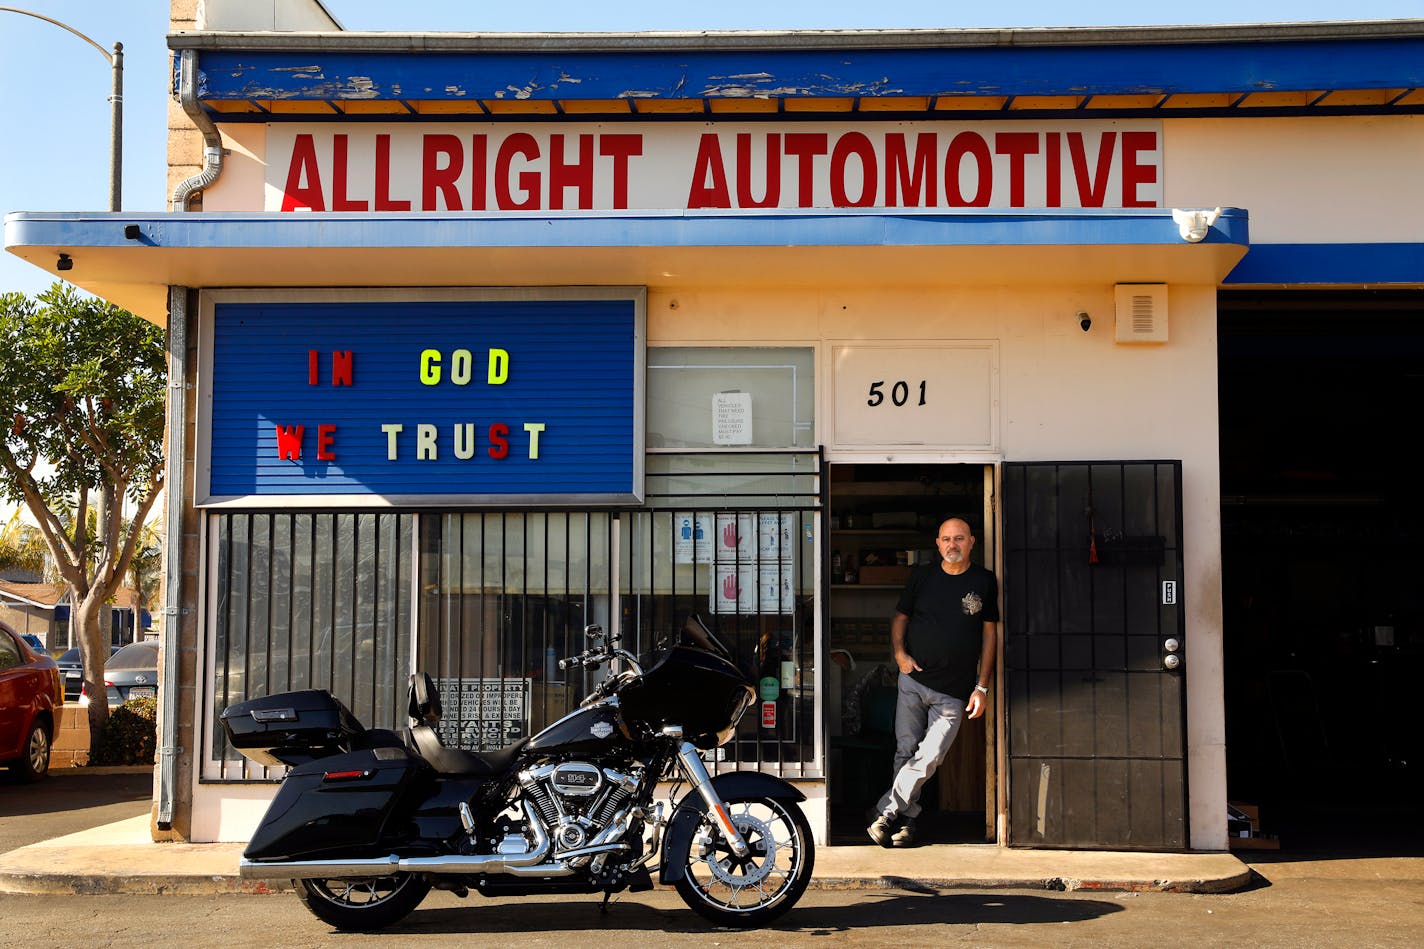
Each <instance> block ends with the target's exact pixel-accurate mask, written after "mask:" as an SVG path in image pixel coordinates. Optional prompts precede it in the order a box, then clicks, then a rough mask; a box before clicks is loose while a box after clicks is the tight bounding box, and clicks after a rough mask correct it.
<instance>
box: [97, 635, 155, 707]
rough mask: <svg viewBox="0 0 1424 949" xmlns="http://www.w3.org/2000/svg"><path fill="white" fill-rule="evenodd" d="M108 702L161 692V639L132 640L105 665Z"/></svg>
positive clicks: (149, 697)
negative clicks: (159, 650) (159, 667)
mask: <svg viewBox="0 0 1424 949" xmlns="http://www.w3.org/2000/svg"><path fill="white" fill-rule="evenodd" d="M104 685H105V686H107V687H108V690H109V706H110V707H111V708H112V707H113V706H115V705H122V704H123V703H124V702H127V701H128V700H129V699H151V698H153V697H154V696H156V695H157V694H158V643H129V644H128V645H127V646H124V647H123V648H121V649H120V650H119V651H118V652H116V653H114V654H113V655H112V656H110V657H109V661H108V662H107V663H105V665H104Z"/></svg>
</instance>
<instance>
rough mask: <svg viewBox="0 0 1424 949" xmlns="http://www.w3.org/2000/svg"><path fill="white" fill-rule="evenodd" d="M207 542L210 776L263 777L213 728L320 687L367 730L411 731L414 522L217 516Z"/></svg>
mask: <svg viewBox="0 0 1424 949" xmlns="http://www.w3.org/2000/svg"><path fill="white" fill-rule="evenodd" d="M211 533H212V539H211V543H212V546H211V549H210V551H209V560H210V565H209V570H210V572H209V576H210V578H211V584H210V589H209V593H208V597H209V603H210V604H212V605H211V606H210V611H209V619H210V622H211V632H210V636H211V639H210V642H211V655H212V657H213V659H212V661H213V666H212V673H211V678H210V679H209V681H208V696H209V705H208V709H209V724H208V734H209V735H210V737H211V741H212V749H213V751H212V755H211V756H210V759H209V763H208V767H207V768H206V769H205V772H204V777H205V778H209V779H211V778H217V779H222V780H243V779H247V778H261V777H263V774H262V772H263V769H261V768H257V767H255V766H252V765H250V764H249V763H248V762H247V761H246V759H243V758H242V757H241V756H240V755H239V754H238V753H237V752H236V751H235V750H233V749H230V748H228V747H227V746H226V734H225V732H224V731H223V727H222V722H221V721H220V719H219V715H220V714H221V713H222V710H223V709H224V708H226V707H227V706H228V705H233V704H236V703H238V702H243V701H246V700H247V699H251V698H256V697H258V696H263V695H272V694H275V693H278V692H291V691H296V690H300V689H326V690H329V691H330V692H331V693H332V694H333V695H335V696H336V698H337V699H339V700H340V701H341V702H342V703H344V704H345V705H346V706H347V707H348V708H350V709H351V711H352V712H353V713H355V715H356V717H357V718H358V719H359V720H360V721H361V722H362V724H364V725H366V726H367V727H368V728H394V727H403V726H404V725H405V724H406V722H405V699H406V690H407V688H408V685H407V683H408V677H409V674H410V629H411V584H410V577H411V558H412V556H413V554H414V551H413V544H414V542H413V534H414V517H413V516H412V515H409V514H386V513H381V514H377V513H374V512H367V513H331V514H327V513H303V514H287V513H275V514H272V513H236V514H218V515H214V516H213V518H212V522H211ZM130 648H132V647H130ZM268 777H275V775H270V776H268Z"/></svg>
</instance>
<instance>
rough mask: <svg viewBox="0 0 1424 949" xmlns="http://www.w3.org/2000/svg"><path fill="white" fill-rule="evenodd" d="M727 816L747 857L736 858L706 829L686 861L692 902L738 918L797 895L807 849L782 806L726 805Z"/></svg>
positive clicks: (721, 839)
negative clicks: (744, 847) (745, 846)
mask: <svg viewBox="0 0 1424 949" xmlns="http://www.w3.org/2000/svg"><path fill="white" fill-rule="evenodd" d="M727 812H728V816H729V817H730V818H731V819H732V824H733V825H734V826H735V827H736V828H737V831H738V833H740V834H741V835H742V838H743V839H744V840H745V841H746V842H747V847H748V848H749V852H748V854H747V855H746V856H745V857H738V856H737V855H736V854H735V853H734V852H733V851H732V848H731V846H730V844H728V843H727V841H726V839H725V838H724V837H723V836H722V835H721V833H720V832H719V831H718V830H716V829H715V828H709V827H708V826H707V825H704V834H702V835H699V839H700V840H701V841H702V843H700V844H694V846H693V848H692V852H691V853H689V854H688V859H687V878H688V880H689V882H690V883H691V884H692V886H691V890H692V892H693V893H694V894H695V895H696V897H697V898H698V899H699V900H701V901H703V902H704V903H706V904H707V905H708V906H710V907H713V908H715V909H716V910H719V911H720V912H722V913H727V914H731V915H740V914H752V913H758V912H761V911H765V910H768V909H770V908H771V907H774V906H776V905H777V904H778V903H780V902H782V901H783V900H785V899H786V898H787V896H789V895H791V894H797V895H799V893H800V887H798V886H797V883H798V882H799V881H800V880H801V878H802V877H803V876H804V875H805V872H806V867H805V864H804V860H805V847H806V845H807V844H806V841H805V838H804V836H803V831H802V829H801V828H799V827H798V826H797V824H796V822H795V821H794V820H793V818H792V816H791V814H790V813H789V812H788V811H787V810H786V808H785V806H784V805H782V804H781V803H780V802H778V801H774V800H751V801H739V802H736V803H729V804H728V806H727ZM707 820H709V821H710V818H707Z"/></svg>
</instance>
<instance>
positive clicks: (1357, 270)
mask: <svg viewBox="0 0 1424 949" xmlns="http://www.w3.org/2000/svg"><path fill="white" fill-rule="evenodd" d="M1359 283H1391V284H1400V283H1407V284H1415V285H1424V243H1419V244H1257V245H1255V246H1254V247H1252V248H1251V249H1250V250H1249V251H1247V253H1246V256H1245V257H1243V258H1242V259H1241V262H1240V263H1239V264H1237V265H1236V267H1235V269H1233V270H1232V271H1231V273H1229V274H1227V275H1226V279H1225V280H1223V281H1222V284H1223V285H1224V286H1232V285H1237V284H1295V285H1301V284H1359Z"/></svg>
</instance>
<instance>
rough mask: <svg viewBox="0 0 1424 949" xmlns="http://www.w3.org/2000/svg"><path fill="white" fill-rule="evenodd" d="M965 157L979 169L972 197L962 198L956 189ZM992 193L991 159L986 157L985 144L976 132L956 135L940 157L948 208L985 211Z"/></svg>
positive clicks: (986, 146) (987, 154)
mask: <svg viewBox="0 0 1424 949" xmlns="http://www.w3.org/2000/svg"><path fill="white" fill-rule="evenodd" d="M965 155H973V156H974V163H975V164H976V165H978V166H979V168H978V178H979V186H978V188H977V189H976V190H975V192H974V197H973V198H969V199H966V198H965V197H964V192H962V191H960V190H959V166H960V164H961V163H962V162H963V161H964V156H965ZM993 191H994V160H993V159H992V158H990V157H989V145H988V143H987V142H985V141H984V139H983V137H982V136H980V134H979V133H978V132H960V133H959V134H958V135H956V136H954V141H952V142H950V143H949V154H947V155H945V157H944V193H945V198H946V199H948V204H949V206H950V207H952V208H987V207H988V206H989V197H990V195H992V194H993Z"/></svg>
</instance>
